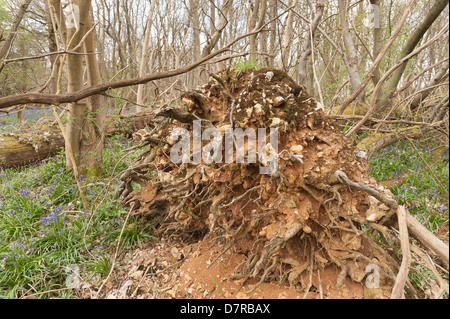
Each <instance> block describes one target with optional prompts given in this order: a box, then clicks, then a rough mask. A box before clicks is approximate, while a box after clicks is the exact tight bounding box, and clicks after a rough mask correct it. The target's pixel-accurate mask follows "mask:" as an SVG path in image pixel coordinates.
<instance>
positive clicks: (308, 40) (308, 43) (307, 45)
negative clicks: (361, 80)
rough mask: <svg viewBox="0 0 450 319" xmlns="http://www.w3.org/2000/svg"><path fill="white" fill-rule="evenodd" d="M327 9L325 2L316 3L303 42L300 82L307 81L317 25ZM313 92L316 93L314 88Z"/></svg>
mask: <svg viewBox="0 0 450 319" xmlns="http://www.w3.org/2000/svg"><path fill="white" fill-rule="evenodd" d="M324 9H325V2H324V1H323V0H320V1H318V2H317V5H316V13H315V15H314V18H313V21H312V22H311V25H310V28H309V29H308V34H307V35H306V37H305V42H303V46H302V53H301V54H300V59H299V60H300V61H299V67H298V76H299V83H301V84H305V83H306V82H307V75H308V60H309V57H310V56H311V53H312V50H313V46H314V35H315V33H316V30H317V27H318V26H319V22H320V19H321V18H322V15H323V11H324ZM308 89H310V92H311V93H314V91H313V90H311V89H312V88H311V87H310V88H308Z"/></svg>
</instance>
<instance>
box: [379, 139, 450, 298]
mask: <svg viewBox="0 0 450 319" xmlns="http://www.w3.org/2000/svg"><path fill="white" fill-rule="evenodd" d="M414 143H415V145H416V148H417V150H418V153H419V154H420V155H421V157H422V158H423V159H424V160H425V161H426V162H427V163H428V166H429V167H428V166H427V165H426V164H425V163H424V162H423V161H422V159H421V158H420V156H419V155H418V154H417V152H416V150H415V149H414V148H413V147H412V146H411V144H410V143H409V142H408V141H402V142H399V143H396V144H394V145H391V146H389V147H387V148H385V149H383V150H381V151H379V152H378V153H376V154H375V155H374V156H373V157H372V159H371V174H372V176H373V177H375V178H376V179H377V180H378V181H379V182H380V183H381V184H383V185H384V186H386V187H389V188H390V190H391V192H392V193H393V194H394V195H395V197H396V199H397V201H398V203H399V204H401V205H405V206H406V207H407V208H408V210H409V212H410V213H411V214H412V215H414V216H415V217H416V218H417V219H418V220H419V221H420V222H421V223H422V224H423V225H424V226H425V227H427V229H429V230H430V231H431V232H433V233H434V234H436V235H437V236H438V237H439V238H440V239H441V240H443V241H444V242H446V243H447V244H448V238H449V237H448V228H447V230H444V229H442V228H441V227H442V226H443V225H444V224H447V225H448V219H449V208H448V207H449V153H448V149H447V150H445V151H442V148H441V147H439V145H429V144H427V143H426V142H421V141H414ZM433 147H434V148H433ZM430 169H431V171H432V172H433V173H434V174H433V173H431V171H430ZM442 275H443V277H444V278H445V279H446V280H447V281H448V279H449V278H448V274H445V273H443V274H442ZM409 278H410V280H411V282H412V284H413V285H414V286H415V287H416V288H419V290H420V291H425V290H426V289H428V288H430V286H432V285H433V284H432V280H435V278H434V275H433V273H432V272H431V271H429V270H428V269H426V268H425V267H421V266H416V267H415V269H413V271H411V272H410V273H409ZM422 297H425V296H422Z"/></svg>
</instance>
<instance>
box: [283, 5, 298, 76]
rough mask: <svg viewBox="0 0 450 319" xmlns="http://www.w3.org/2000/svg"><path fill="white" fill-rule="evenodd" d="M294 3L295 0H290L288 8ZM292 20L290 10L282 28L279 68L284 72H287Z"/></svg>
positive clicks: (292, 15)
mask: <svg viewBox="0 0 450 319" xmlns="http://www.w3.org/2000/svg"><path fill="white" fill-rule="evenodd" d="M294 3H296V0H290V1H289V7H292V6H293V5H294ZM293 20H294V12H292V10H290V11H289V13H288V17H287V19H286V25H285V27H284V34H283V39H282V42H281V61H280V65H279V68H280V69H283V70H285V71H288V70H289V56H290V50H289V46H290V44H291V38H292V24H293Z"/></svg>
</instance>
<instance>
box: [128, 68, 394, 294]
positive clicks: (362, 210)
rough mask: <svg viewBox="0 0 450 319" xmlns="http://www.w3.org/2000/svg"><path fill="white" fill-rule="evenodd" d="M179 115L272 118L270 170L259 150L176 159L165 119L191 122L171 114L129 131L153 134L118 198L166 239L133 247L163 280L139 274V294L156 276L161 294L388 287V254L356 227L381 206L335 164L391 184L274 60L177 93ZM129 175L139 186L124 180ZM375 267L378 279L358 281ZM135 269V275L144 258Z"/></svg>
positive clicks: (217, 119) (222, 125)
mask: <svg viewBox="0 0 450 319" xmlns="http://www.w3.org/2000/svg"><path fill="white" fill-rule="evenodd" d="M166 113H167V112H166ZM172 113H173V112H172ZM177 114H189V116H193V117H194V118H197V119H202V126H203V129H205V128H207V127H208V126H209V127H211V126H214V127H216V128H218V129H219V130H220V131H221V132H225V131H226V130H229V129H230V128H233V129H234V128H242V129H243V130H245V129H248V128H253V129H255V130H256V131H257V130H258V128H267V129H269V128H271V127H272V128H274V127H277V128H278V154H279V158H278V169H277V170H276V172H273V173H272V174H270V175H266V174H260V171H259V169H260V167H263V166H267V165H268V164H267V163H265V162H264V161H260V160H261V158H260V157H258V161H257V162H256V163H248V162H245V163H235V162H233V163H211V164H206V163H204V162H202V163H199V164H192V163H190V164H174V163H173V162H172V161H171V160H170V158H169V153H170V148H171V147H172V145H173V144H174V143H175V142H176V141H173V140H171V137H170V132H171V130H172V129H174V128H176V127H184V128H186V129H188V130H192V122H189V121H185V122H187V123H182V122H183V119H182V118H181V119H180V116H178V117H177V119H178V120H179V121H174V122H172V123H171V124H168V126H166V127H159V128H157V129H155V131H154V132H152V133H149V132H147V131H141V132H140V133H139V134H138V135H136V137H138V139H139V140H141V142H145V141H147V140H148V141H151V142H152V144H151V146H150V147H149V149H148V152H146V153H145V155H144V156H143V157H142V158H141V159H140V161H139V162H138V163H136V165H135V166H134V167H132V168H130V171H129V172H128V173H126V174H124V176H123V178H122V180H124V182H125V183H124V187H123V189H122V190H121V191H124V192H125V193H124V194H123V195H124V197H125V198H124V200H123V203H124V204H125V205H127V206H129V207H130V208H131V209H132V210H133V214H134V215H140V216H142V218H147V219H148V220H149V222H151V223H152V224H153V225H154V227H155V235H156V236H158V237H159V238H164V240H165V243H166V244H165V245H166V253H165V254H164V253H162V252H161V250H159V254H160V255H155V254H156V253H157V252H156V250H155V248H154V247H153V246H149V247H148V248H147V249H143V250H142V251H140V252H139V253H142V254H144V255H145V254H147V255H149V257H148V258H150V259H152V258H153V259H152V260H155V259H156V260H158V259H159V260H161V259H163V260H165V261H166V264H165V265H160V266H159V268H158V266H155V265H154V267H156V268H155V269H159V273H160V274H161V276H162V277H160V280H162V281H160V283H161V284H159V285H157V284H156V283H155V282H156V281H153V282H152V283H151V284H149V285H145V284H143V283H142V282H139V295H140V296H142V297H146V298H147V297H155V296H156V295H155V294H154V292H155V286H154V285H156V286H158V287H159V288H158V289H159V290H158V289H156V290H158V291H159V294H158V295H157V297H168V298H179V297H184V298H218V297H227V298H259V297H263V298H304V297H305V298H364V297H366V298H384V297H387V296H389V294H390V291H391V289H392V286H393V283H394V280H395V275H394V270H396V268H397V267H398V264H397V263H396V262H395V261H392V260H390V259H389V258H390V257H389V256H388V254H387V253H386V251H385V250H384V249H383V248H382V247H381V246H380V245H379V244H378V243H377V242H375V241H373V239H372V238H371V237H369V236H368V235H367V227H366V226H367V225H369V224H370V223H374V222H376V221H378V220H380V219H381V218H382V217H384V216H385V215H386V214H387V213H388V212H389V208H388V207H387V206H385V205H384V204H382V203H381V202H379V201H378V200H377V199H375V198H374V197H371V196H369V195H368V194H367V193H365V192H362V191H358V190H351V189H350V188H349V187H348V186H346V185H344V184H342V183H341V182H340V180H339V178H337V177H336V174H335V173H336V172H337V171H342V172H344V173H345V174H346V175H347V176H348V178H349V179H350V180H352V181H354V182H360V183H362V184H364V185H367V186H370V187H372V188H374V189H377V190H378V191H380V192H381V193H384V195H385V196H387V197H392V194H390V193H389V191H387V190H384V189H383V188H382V187H380V186H378V185H377V183H376V181H375V179H374V178H373V177H372V176H371V175H370V173H369V165H368V163H367V161H366V160H364V159H362V158H359V157H358V156H357V155H356V154H355V152H354V146H353V144H352V142H351V141H350V140H348V139H346V138H344V136H343V135H342V134H341V132H340V131H339V129H338V128H337V125H336V124H335V123H333V121H332V120H330V119H329V118H328V117H327V116H326V115H325V114H324V113H323V112H322V110H321V109H320V108H318V107H317V104H316V102H315V101H314V100H313V99H312V98H311V97H310V96H309V95H308V93H307V92H306V90H305V88H304V87H302V86H301V85H298V84H296V83H295V82H294V81H293V80H292V79H291V78H290V77H289V76H288V75H287V74H286V73H285V72H283V71H280V70H276V69H261V70H247V71H243V72H242V73H240V74H237V73H236V72H235V71H232V70H226V71H223V72H221V73H219V74H212V75H211V81H210V82H209V83H208V84H207V85H205V86H204V87H202V88H200V89H198V90H195V91H191V92H187V93H185V94H184V95H183V96H182V107H181V109H178V110H177ZM230 114H231V117H230ZM181 117H182V116H181ZM190 118H192V117H190ZM180 121H181V122H180ZM268 131H269V130H267V132H268ZM267 140H269V138H268V135H267ZM207 142H209V141H203V145H205V144H207ZM149 143H150V142H149ZM155 143H157V144H155ZM191 145H192V143H191ZM250 148H251V146H250V145H248V144H247V143H246V144H245V147H244V148H243V149H241V150H240V151H241V152H243V153H244V154H245V155H248V154H249V149H250ZM264 149H265V150H266V151H267V147H265V148H264ZM222 151H223V152H224V151H225V149H224V148H223V150H222ZM235 153H236V154H234V156H235V157H236V156H237V152H235ZM133 181H137V182H140V183H141V184H142V185H143V187H142V189H141V190H138V191H133V189H132V187H131V185H132V184H131V183H132V182H133ZM174 238H176V240H174ZM174 247H175V248H176V249H172V248H174ZM152 251H153V253H152ZM164 256H165V257H164ZM167 260H169V261H170V260H171V261H172V263H170V262H169V263H168V264H167ZM131 263H132V264H133V261H131ZM156 264H157V263H156ZM133 265H134V266H135V268H136V267H137V268H139V266H136V261H135V262H134V264H133ZM171 265H172V266H171ZM374 267H375V268H376V269H377V270H378V273H377V274H379V277H380V278H379V279H380V282H379V283H380V285H379V289H375V288H373V289H369V288H370V287H371V286H370V285H368V286H369V288H368V287H367V285H366V280H368V279H369V277H370V275H371V274H372V272H371V271H372V270H373V269H374ZM137 268H136V269H137ZM139 269H141V270H139V271H141V273H140V275H141V276H142V275H143V274H142V273H143V269H145V267H144V266H142V267H140V268H139ZM162 269H165V270H166V271H165V272H164V271H162ZM175 269H176V271H175ZM155 271H156V270H155ZM163 274H165V275H163ZM155 280H156V279H155ZM162 282H163V283H164V284H162ZM152 285H153V286H152ZM152 287H153V288H152Z"/></svg>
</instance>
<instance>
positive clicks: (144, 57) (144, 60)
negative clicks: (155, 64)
mask: <svg viewBox="0 0 450 319" xmlns="http://www.w3.org/2000/svg"><path fill="white" fill-rule="evenodd" d="M155 6H156V0H152V3H151V5H150V10H149V12H148V18H147V26H146V28H145V36H144V44H143V45H142V52H141V59H140V61H139V76H144V75H145V72H146V69H147V68H146V66H147V65H148V42H149V40H150V33H151V28H152V24H153V13H154V11H155ZM144 88H145V84H140V85H138V89H137V99H136V103H137V104H138V105H137V106H136V112H141V111H142V107H141V105H143V104H144Z"/></svg>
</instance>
